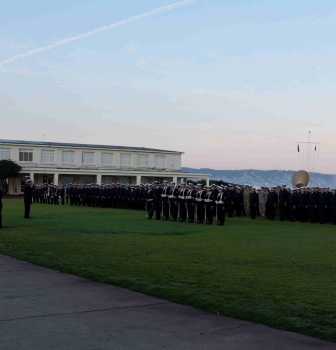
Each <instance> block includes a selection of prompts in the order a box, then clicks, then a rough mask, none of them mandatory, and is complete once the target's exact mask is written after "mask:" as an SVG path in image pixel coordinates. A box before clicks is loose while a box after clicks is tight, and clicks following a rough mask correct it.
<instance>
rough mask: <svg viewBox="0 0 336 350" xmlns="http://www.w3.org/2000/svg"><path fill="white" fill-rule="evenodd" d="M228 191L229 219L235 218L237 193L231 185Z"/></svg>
mask: <svg viewBox="0 0 336 350" xmlns="http://www.w3.org/2000/svg"><path fill="white" fill-rule="evenodd" d="M228 187H229V188H228V190H227V195H226V199H227V212H228V216H229V218H233V213H234V210H235V199H236V193H235V191H234V190H233V186H232V185H231V184H229V185H228Z"/></svg>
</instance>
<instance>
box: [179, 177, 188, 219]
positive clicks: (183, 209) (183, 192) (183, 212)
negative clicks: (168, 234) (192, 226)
mask: <svg viewBox="0 0 336 350" xmlns="http://www.w3.org/2000/svg"><path fill="white" fill-rule="evenodd" d="M187 192H188V190H187V188H186V186H185V184H184V183H182V184H181V188H180V190H179V192H178V218H179V221H181V222H185V221H186V219H187V204H186V197H187Z"/></svg>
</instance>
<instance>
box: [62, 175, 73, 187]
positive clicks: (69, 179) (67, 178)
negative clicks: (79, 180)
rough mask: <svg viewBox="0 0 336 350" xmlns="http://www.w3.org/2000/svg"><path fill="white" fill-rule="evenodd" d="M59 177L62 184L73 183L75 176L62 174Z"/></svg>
mask: <svg viewBox="0 0 336 350" xmlns="http://www.w3.org/2000/svg"><path fill="white" fill-rule="evenodd" d="M61 179H62V185H63V186H65V185H70V184H74V183H75V177H74V176H73V175H63V176H62V177H61Z"/></svg>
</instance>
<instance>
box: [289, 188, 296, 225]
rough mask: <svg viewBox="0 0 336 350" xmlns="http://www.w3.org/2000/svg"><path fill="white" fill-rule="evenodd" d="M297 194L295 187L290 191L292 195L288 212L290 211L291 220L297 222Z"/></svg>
mask: <svg viewBox="0 0 336 350" xmlns="http://www.w3.org/2000/svg"><path fill="white" fill-rule="evenodd" d="M297 200H298V198H297V194H296V191H295V190H294V189H293V190H291V191H290V195H289V197H288V213H289V220H290V221H291V222H295V220H296V217H295V209H296V206H297Z"/></svg>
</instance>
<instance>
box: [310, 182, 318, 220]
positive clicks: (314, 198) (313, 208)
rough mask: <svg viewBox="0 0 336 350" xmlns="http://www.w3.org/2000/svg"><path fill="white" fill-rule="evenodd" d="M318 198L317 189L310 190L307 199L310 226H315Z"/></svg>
mask: <svg viewBox="0 0 336 350" xmlns="http://www.w3.org/2000/svg"><path fill="white" fill-rule="evenodd" d="M318 198H319V196H318V194H317V189H316V188H314V189H312V190H311V192H310V193H309V197H308V200H309V202H308V204H309V216H310V222H311V223H312V224H315V223H316V220H317V208H318V202H319V199H318Z"/></svg>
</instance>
